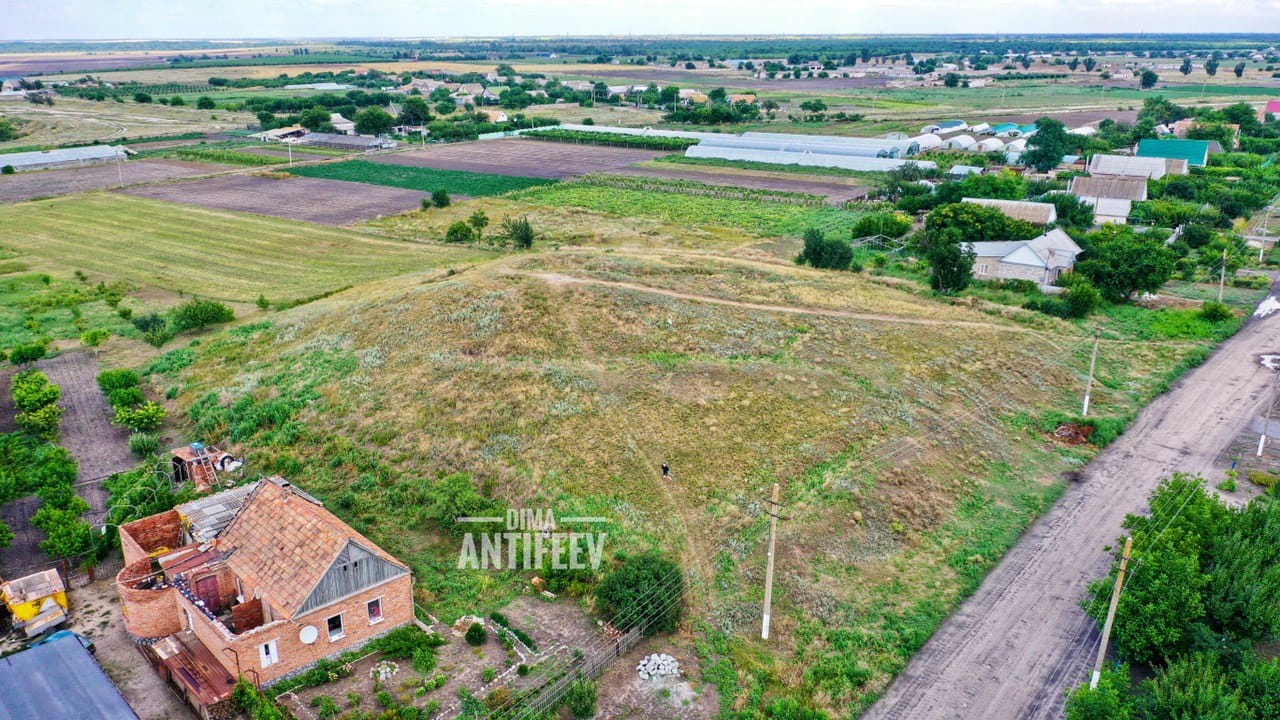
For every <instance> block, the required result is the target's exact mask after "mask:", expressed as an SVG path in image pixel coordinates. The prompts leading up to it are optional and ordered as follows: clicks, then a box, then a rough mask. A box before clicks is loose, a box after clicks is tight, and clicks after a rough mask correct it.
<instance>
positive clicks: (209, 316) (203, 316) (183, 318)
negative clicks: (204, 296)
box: [169, 299, 236, 332]
mask: <svg viewBox="0 0 1280 720" xmlns="http://www.w3.org/2000/svg"><path fill="white" fill-rule="evenodd" d="M235 319H236V314H235V313H234V312H232V310H231V308H229V307H227V306H226V305H223V304H222V303H220V302H218V301H216V300H199V299H191V300H188V301H186V302H184V303H182V304H181V305H179V306H178V307H176V308H174V309H173V310H172V311H170V313H169V322H170V324H171V325H172V326H173V330H174V331H175V332H185V331H187V330H203V329H204V328H206V327H209V326H210V325H217V324H218V323H224V322H231V321H232V320H235Z"/></svg>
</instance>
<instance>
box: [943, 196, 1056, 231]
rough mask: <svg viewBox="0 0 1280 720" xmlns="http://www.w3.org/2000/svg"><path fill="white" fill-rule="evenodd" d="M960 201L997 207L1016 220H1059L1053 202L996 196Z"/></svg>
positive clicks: (1030, 221)
mask: <svg viewBox="0 0 1280 720" xmlns="http://www.w3.org/2000/svg"><path fill="white" fill-rule="evenodd" d="M960 202H965V203H970V204H972V205H985V206H986V207H990V208H995V209H996V210H999V211H1000V212H1002V213H1004V214H1005V215H1006V216H1008V217H1011V218H1013V219H1014V220H1025V221H1027V222H1029V223H1031V224H1032V225H1048V224H1050V223H1053V222H1056V221H1057V220H1058V208H1056V207H1054V205H1053V203H1042V202H1030V201H1027V200H996V199H994V198H961V200H960Z"/></svg>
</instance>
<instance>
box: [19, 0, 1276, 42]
mask: <svg viewBox="0 0 1280 720" xmlns="http://www.w3.org/2000/svg"><path fill="white" fill-rule="evenodd" d="M1268 5H1272V7H1270V8H1269V7H1268ZM639 9H643V10H644V12H639ZM30 28H41V30H42V31H43V32H42V33H40V34H39V35H37V34H36V33H32V32H31V31H30ZM388 31H391V32H388ZM1165 33H1181V34H1223V33H1239V34H1263V33H1280V19H1277V16H1276V11H1275V9H1274V3H1268V2H1266V1H1265V0H1130V1H1129V2H1126V3H1125V4H1123V5H1119V4H1117V3H1115V2H1114V0H1076V1H1073V2H1067V0H988V1H987V2H986V3H983V4H982V6H981V7H980V8H978V9H976V10H975V9H973V8H971V7H965V6H962V5H959V4H957V3H953V2H948V1H947V0H880V1H879V2H875V3H874V4H871V5H858V6H854V5H850V4H848V3H847V2H843V0H811V1H810V2H808V3H805V4H803V5H802V6H800V7H797V6H795V5H792V4H789V3H779V2H767V1H766V0H740V1H739V2H735V3H733V4H732V5H731V6H728V7H727V8H726V7H724V5H723V4H717V3H689V2H682V1H678V0H650V1H649V2H647V3H644V4H643V5H638V4H635V3H624V2H621V1H620V0H587V1H586V2H582V1H581V0H579V1H577V2H574V1H572V0H473V1H470V2H468V1H467V0H440V1H439V2H436V3H433V4H432V5H431V6H428V7H424V6H423V5H421V4H420V3H415V2H413V1H412V0H363V1H357V0H311V1H309V2H303V1H302V0H277V1H276V2H271V3H260V2H250V1H249V0H222V2H218V3H210V2H196V1H194V0H173V1H172V2H167V3H163V4H157V3H154V2H152V1H151V0H96V1H95V0H49V1H37V0H16V2H14V3H13V4H12V6H11V7H10V10H9V12H8V13H7V22H5V23H4V25H3V27H0V40H5V41H22V40H27V41H57V40H61V41H81V42H84V41H96V40H103V41H108V40H114V41H128V40H139V41H147V40H175V41H181V40H211V39H225V40H286V39H292V40H301V39H343V38H350V39H356V38H363V39H369V38H375V39H376V38H469V37H479V38H492V37H498V38H505V37H513V36H514V37H547V36H551V37H574V36H608V37H626V36H629V35H630V36H646V35H721V36H723V35H756V36H778V35H880V34H885V35H899V34H903V35H948V34H950V35H955V34H981V35H997V34H1012V35H1018V34H1050V35H1071V34H1100V35H1131V34H1165Z"/></svg>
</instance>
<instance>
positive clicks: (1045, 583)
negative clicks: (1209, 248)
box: [863, 290, 1280, 720]
mask: <svg viewBox="0 0 1280 720" xmlns="http://www.w3.org/2000/svg"><path fill="white" fill-rule="evenodd" d="M1273 291H1274V290H1273ZM1277 350H1280V314H1276V315H1271V316H1270V317H1266V318H1255V319H1253V320H1251V321H1250V322H1248V323H1247V324H1246V325H1245V327H1244V328H1243V329H1242V330H1241V331H1240V332H1239V333H1237V334H1236V336H1235V337H1233V338H1231V339H1230V340H1228V341H1227V342H1226V343H1225V344H1223V345H1222V346H1221V347H1220V348H1219V349H1218V351H1217V352H1215V353H1214V354H1213V356H1212V357H1210V358H1209V360H1208V361H1206V362H1205V364H1204V365H1202V366H1200V367H1199V368H1197V369H1196V370H1194V371H1192V372H1191V373H1189V374H1188V375H1187V376H1185V377H1184V378H1183V379H1182V380H1181V381H1180V382H1178V383H1177V384H1175V385H1174V386H1173V387H1172V388H1171V389H1170V390H1169V392H1167V393H1165V394H1164V395H1162V396H1160V397H1159V398H1157V399H1156V400H1155V402H1153V403H1152V404H1151V405H1150V406H1148V407H1147V408H1146V410H1144V411H1143V412H1142V413H1141V414H1140V415H1139V416H1138V418H1137V419H1136V420H1135V421H1134V423H1133V425H1132V426H1131V427H1130V429H1129V431H1128V432H1127V433H1125V434H1124V435H1123V436H1121V437H1120V439H1119V440H1117V441H1116V442H1115V443H1114V444H1112V445H1111V446H1110V447H1109V448H1107V449H1106V451H1104V452H1103V453H1102V454H1101V455H1099V456H1098V457H1097V458H1096V459H1095V460H1094V461H1093V462H1092V463H1091V464H1090V465H1089V466H1088V467H1087V468H1086V471H1085V473H1084V479H1083V481H1082V482H1080V483H1079V484H1074V485H1072V486H1071V487H1070V488H1068V489H1067V491H1066V493H1065V494H1064V495H1063V497H1062V499H1060V500H1059V501H1058V502H1057V504H1056V505H1054V507H1053V509H1052V510H1050V512H1049V513H1048V514H1046V515H1045V516H1044V517H1043V518H1041V519H1040V521H1038V522H1037V523H1035V524H1034V525H1033V526H1032V527H1031V528H1030V529H1029V530H1028V531H1027V533H1026V534H1025V535H1024V536H1023V538H1022V540H1021V541H1020V542H1019V543H1018V544H1017V545H1016V546H1015V547H1014V548H1013V549H1012V550H1010V551H1009V553H1008V555H1006V556H1005V558H1004V560H1003V561H1002V562H1001V563H1000V564H999V565H998V566H996V568H995V569H994V570H993V571H992V572H991V574H990V575H989V576H988V577H987V579H986V582H984V583H983V584H982V587H981V588H979V590H978V592H977V593H975V594H974V595H973V597H971V598H969V600H967V601H966V602H964V603H963V604H962V605H961V606H960V608H959V609H958V610H957V611H956V613H955V614H954V615H952V617H951V618H950V619H948V620H947V622H946V623H945V624H943V626H942V628H941V629H939V630H938V632H937V633H935V634H934V636H933V638H932V639H931V640H929V642H928V643H926V644H925V646H924V648H922V649H921V650H920V652H919V653H918V654H917V655H916V657H915V659H914V660H912V661H911V663H910V664H909V665H908V666H907V669H906V671H905V672H904V673H903V674H902V676H901V677H900V678H898V680H897V682H895V683H894V684H893V685H892V686H891V687H890V688H889V690H888V692H887V693H885V696H884V697H883V698H882V699H881V700H880V702H878V703H876V704H875V705H874V706H872V708H871V709H870V710H868V711H867V713H866V714H865V715H863V718H864V720H942V719H943V718H947V719H948V720H952V719H954V720H960V719H968V718H1019V719H1021V720H1027V719H1044V718H1059V717H1061V716H1062V712H1063V693H1064V692H1065V691H1066V690H1067V689H1068V688H1069V687H1071V686H1074V685H1077V684H1079V683H1081V682H1083V681H1085V680H1087V679H1088V673H1089V670H1090V669H1091V668H1092V664H1093V657H1094V653H1096V651H1097V633H1096V631H1095V629H1094V624H1093V622H1092V621H1091V620H1089V619H1088V618H1087V617H1086V616H1085V614H1084V611H1083V610H1082V609H1081V607H1080V601H1081V599H1083V598H1084V596H1085V588H1086V585H1087V584H1088V583H1089V582H1090V581H1092V580H1094V579H1096V578H1099V577H1102V576H1103V575H1104V574H1105V573H1106V572H1107V568H1108V566H1109V564H1110V562H1111V556H1110V555H1109V554H1108V553H1107V552H1105V551H1104V550H1103V548H1104V547H1105V546H1110V545H1112V544H1113V543H1114V542H1115V540H1116V538H1117V537H1119V535H1120V533H1121V529H1120V523H1121V522H1122V521H1123V520H1124V516H1125V515H1126V514H1127V513H1139V512H1143V511H1145V510H1146V499H1147V495H1148V494H1149V493H1150V492H1151V490H1152V489H1153V488H1154V487H1155V486H1156V485H1157V484H1158V483H1159V482H1160V480H1162V479H1163V478H1165V477H1168V476H1169V475H1170V474H1171V473H1173V472H1174V471H1186V472H1191V473H1202V474H1203V475H1204V476H1205V477H1206V478H1207V479H1208V480H1209V481H1210V482H1211V483H1215V484H1216V482H1218V481H1219V480H1221V479H1222V477H1223V472H1222V470H1221V468H1220V467H1219V466H1218V465H1217V463H1216V462H1215V461H1216V459H1217V457H1218V456H1219V453H1220V452H1221V451H1222V449H1223V448H1224V447H1226V446H1227V445H1228V444H1229V443H1230V442H1231V441H1232V440H1233V439H1234V438H1235V437H1236V435H1237V433H1239V432H1240V431H1241V429H1242V428H1243V427H1244V426H1246V425H1247V424H1249V423H1250V422H1252V421H1253V419H1254V418H1255V417H1256V416H1257V415H1258V414H1259V413H1260V411H1261V409H1262V406H1263V404H1264V403H1265V402H1266V397H1267V389H1268V383H1269V381H1270V378H1269V377H1268V375H1269V373H1268V371H1267V370H1266V369H1265V368H1263V367H1262V365H1261V364H1260V363H1259V361H1258V356H1259V355H1260V354H1262V353H1268V352H1275V351H1277Z"/></svg>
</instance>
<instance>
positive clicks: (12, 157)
mask: <svg viewBox="0 0 1280 720" xmlns="http://www.w3.org/2000/svg"><path fill="white" fill-rule="evenodd" d="M125 155H126V154H125V151H124V148H121V147H116V146H113V145H89V146H88V147H78V148H59V149H57V150H32V151H30V152H20V153H7V154H4V155H0V165H12V166H13V167H14V169H17V170H21V169H22V168H24V167H38V166H40V165H48V164H50V163H65V162H88V161H92V160H117V159H122V158H124V157H125Z"/></svg>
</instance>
